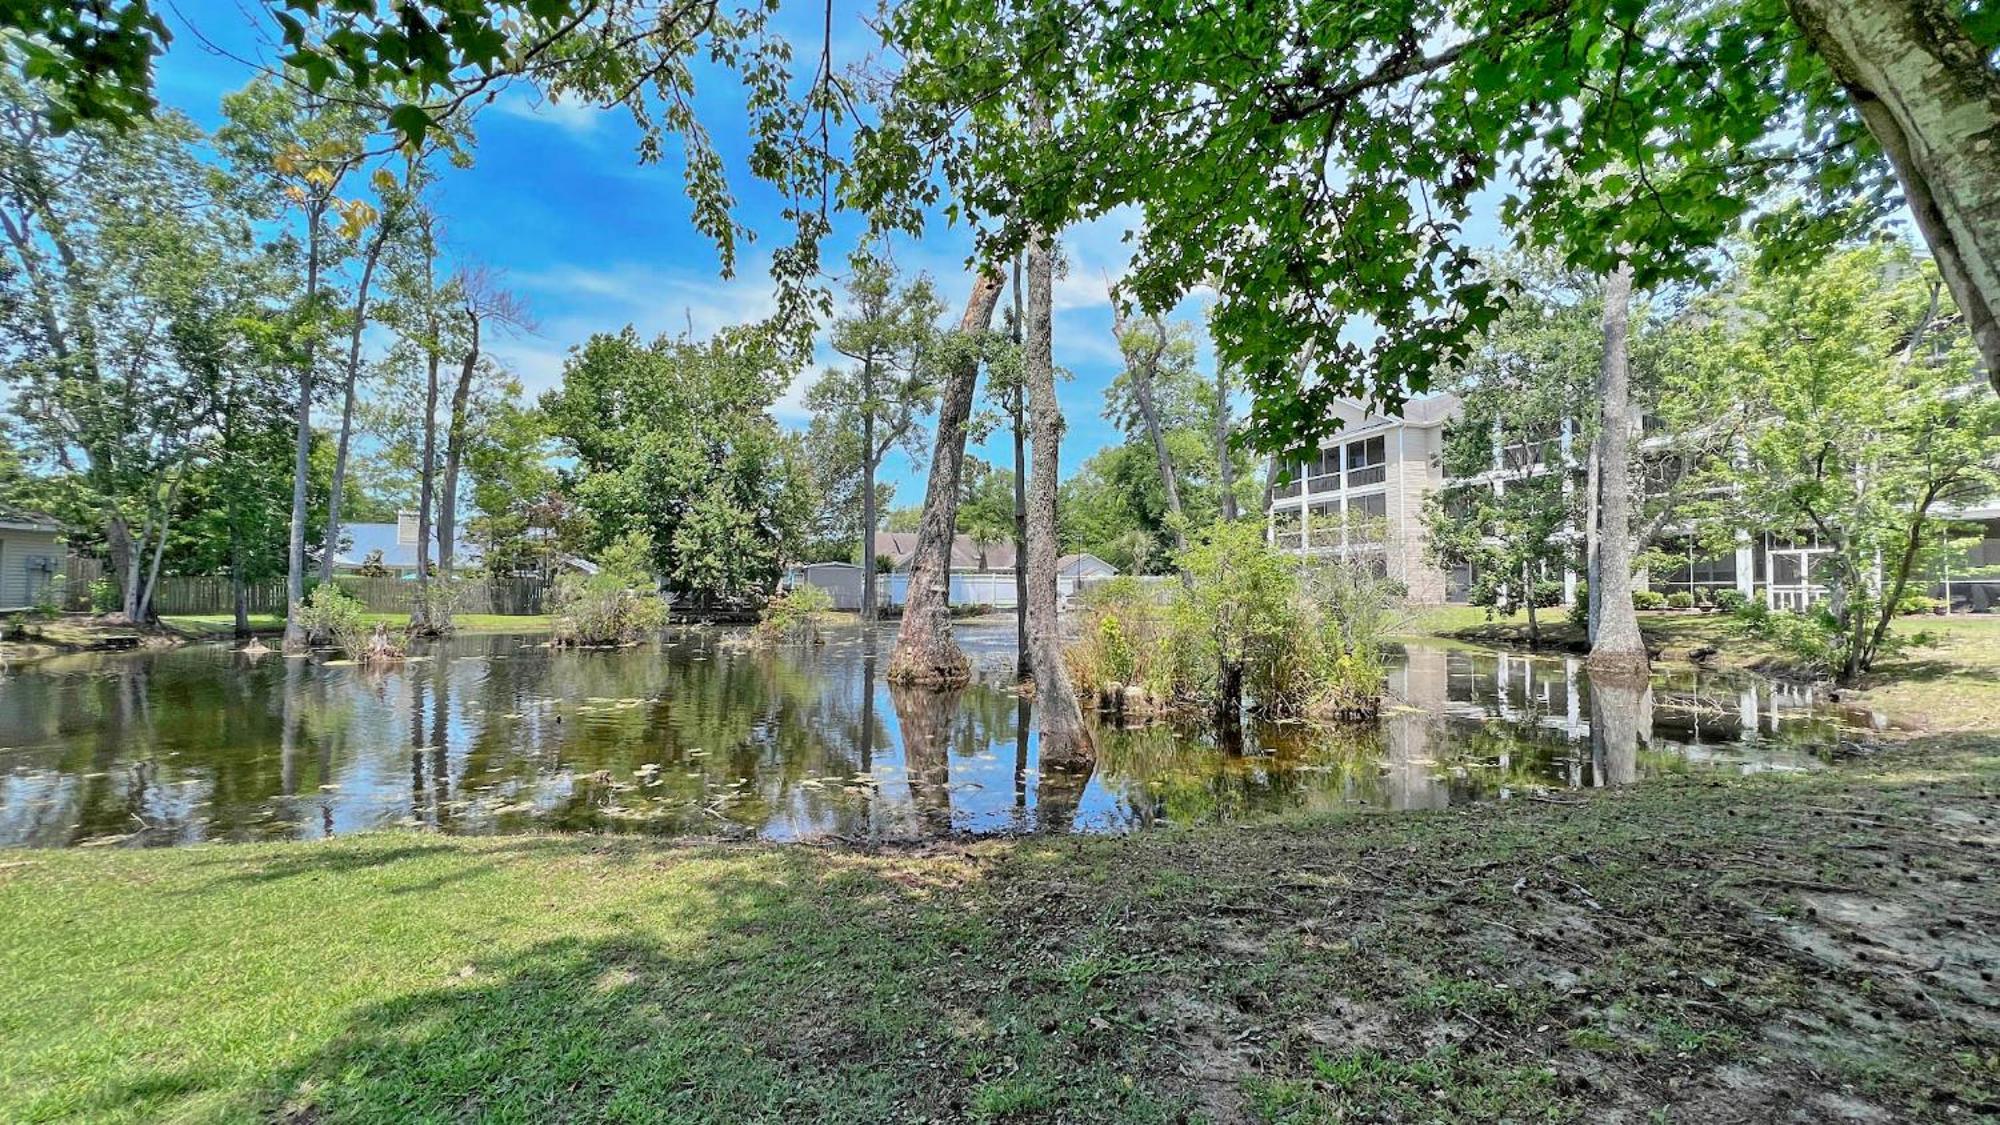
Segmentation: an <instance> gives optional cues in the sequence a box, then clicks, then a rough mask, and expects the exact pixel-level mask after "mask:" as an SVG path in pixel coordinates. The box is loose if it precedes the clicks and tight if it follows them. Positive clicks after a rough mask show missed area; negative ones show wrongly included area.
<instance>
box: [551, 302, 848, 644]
mask: <svg viewBox="0 0 2000 1125" xmlns="http://www.w3.org/2000/svg"><path fill="white" fill-rule="evenodd" d="M788 382H789V370H788V369H787V367H786V366H785V365H784V364H783V362H782V353H781V351H780V350H779V349H778V347H777V346H776V344H775V342H774V341H773V339H772V338H771V336H770V335H769V334H768V333H766V332H762V331H759V330H757V329H754V328H738V329H730V330H727V331H725V332H723V333H721V334H719V335H717V336H716V337H715V338H713V339H710V340H706V341H699V342H697V341H691V340H686V339H672V338H668V337H661V338H659V339H656V340H654V341H652V342H651V343H650V344H648V343H642V342H641V341H640V339H639V335H638V333H637V332H636V331H634V330H633V329H632V328H630V327H627V328H626V329H625V330H624V331H622V332H620V333H618V334H617V335H606V334H599V335H596V336H593V337H591V338H590V339H589V340H588V341H586V342H585V343H584V344H583V345H581V346H580V347H578V348H577V349H575V350H574V351H573V352H572V353H571V355H570V357H569V359H568V361H567V362H566V363H565V364H564V365H563V379H562V384H561V385H560V386H559V387H557V388H556V389H554V390H552V391H549V392H548V393H547V394H545V395H543V396H542V403H541V408H542V413H543V415H544V416H545V417H546V419H547V421H548V426H549V432H550V433H551V434H553V435H554V436H555V437H556V438H558V439H559V440H560V441H561V442H562V443H563V446H564V452H565V453H567V454H569V455H570V456H573V457H574V458H575V459H576V467H575V469H574V470H573V471H572V472H571V474H570V477H569V487H570V489H571V492H572V494H573V495H574V496H575V498H576V501H577V504H578V505H579V506H580V507H581V508H582V509H583V510H584V511H585V512H587V513H588V514H589V515H590V517H591V524H592V532H591V536H592V542H593V543H594V544H595V545H596V546H597V547H599V548H602V547H605V546H608V545H609V544H611V543H612V542H614V541H618V540H621V539H626V538H628V537H630V536H633V535H634V534H637V535H641V536H644V537H645V538H646V539H647V541H648V542H647V551H648V555H649V560H650V562H651V564H652V566H653V570H654V573H655V574H656V575H657V576H658V577H659V578H660V579H661V580H663V581H664V582H665V583H666V584H667V585H668V587H669V588H671V589H672V590H673V591H674V592H675V593H677V594H680V595H683V596H685V597H687V598H689V599H690V600H692V601H694V602H695V603H697V604H712V603H713V602H714V601H716V600H717V599H726V598H752V597H759V596H761V595H762V594H763V593H765V592H768V591H769V590H770V589H771V588H772V586H773V585H774V584H775V583H776V581H777V579H778V576H779V574H780V572H781V569H782V567H783V564H784V563H785V562H787V561H791V560H794V559H796V558H797V557H798V554H799V552H800V550H801V549H802V548H803V547H804V545H805V541H806V535H807V532H808V529H809V527H810V524H811V517H812V513H813V510H814V508H815V507H816V506H817V504H818V498H817V496H816V495H815V492H814V489H813V487H812V475H811V473H810V472H809V471H808V469H807V468H806V466H805V465H804V463H803V462H804V456H803V447H802V445H801V443H800V442H799V440H798V439H796V438H793V437H789V436H786V435H784V434H783V433H781V432H780V430H779V429H778V425H777V422H776V421H775V420H774V419H773V418H772V417H771V415H770V409H771V406H772V404H773V403H775V402H776V401H777V398H778V396H779V395H780V394H782V393H783V391H784V389H785V387H786V385H787V384H788Z"/></svg>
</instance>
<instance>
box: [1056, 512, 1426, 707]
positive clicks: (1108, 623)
mask: <svg viewBox="0 0 2000 1125" xmlns="http://www.w3.org/2000/svg"><path fill="white" fill-rule="evenodd" d="M1179 563H1180V566H1181V567H1182V569H1183V571H1184V573H1185V575H1186V580H1185V581H1184V582H1156V583H1151V584H1148V583H1143V582H1141V581H1139V580H1138V579H1135V578H1117V579H1112V580H1110V581H1107V582H1102V583H1098V584H1096V585H1094V586H1092V587H1091V588H1090V589H1089V590H1088V591H1087V592H1086V593H1085V594H1083V595H1082V596H1081V597H1080V600H1079V604H1078V610H1079V613H1078V615H1079V617H1080V618H1081V622H1080V627H1079V629H1078V634H1077V640H1076V642H1075V643H1074V644H1072V645H1071V646H1070V647H1069V649H1068V650H1067V653H1066V655H1067V659H1068V661H1069V664H1070V669H1071V674H1072V675H1073V677H1074V678H1075V680H1076V683H1077V686H1078V688H1079V689H1080V690H1081V691H1083V692H1085V693H1087V694H1093V695H1094V694H1099V693H1102V692H1105V691H1107V690H1110V689H1111V688H1112V686H1113V685H1118V686H1120V687H1126V686H1130V687H1138V688H1139V689H1141V690H1142V691H1144V692H1146V693H1147V694H1148V695H1149V696H1151V697H1152V698H1154V699H1156V700H1160V701H1164V702H1166V703H1168V704H1169V705H1173V706H1179V707H1183V708H1188V709H1193V708H1198V707H1214V706H1217V705H1218V704H1221V705H1227V704H1228V702H1229V701H1230V700H1231V699H1233V698H1234V694H1235V692H1239V691H1240V693H1241V695H1242V697H1245V698H1247V699H1248V700H1249V701H1250V703H1251V705H1252V706H1253V707H1255V708H1256V709H1257V710H1258V711H1260V712H1263V713H1265V714H1269V715H1277V716H1294V717H1308V716H1317V717H1338V716H1351V715H1363V714H1372V713H1374V711H1375V709H1376V707H1377V705H1378V701H1379V699H1380V696H1381V690H1382V683H1383V679H1384V671H1383V661H1382V653H1381V646H1382V638H1383V637H1384V636H1386V635H1387V634H1388V633H1389V632H1391V631H1392V629H1393V623H1392V622H1391V620H1390V618H1391V617H1392V615H1393V614H1394V613H1395V612H1396V609H1395V605H1396V599H1397V598H1398V597H1400V596H1401V594H1402V588H1401V586H1400V585H1399V584H1397V583H1395V582H1392V581H1390V580H1388V579H1386V578H1384V577H1382V576H1380V575H1378V574H1374V573H1373V572H1371V571H1369V570H1368V569H1367V568H1365V567H1360V566H1349V565H1342V564H1338V563H1315V564H1301V563H1300V561H1299V560H1298V559H1297V558H1296V557H1295V556H1293V555H1290V554H1287V553H1285V552H1281V551H1277V550H1274V549H1272V548H1271V547H1269V546H1268V545H1266V544H1265V542H1264V539H1263V533H1262V529H1261V528H1259V527H1257V526H1256V525H1255V524H1251V523H1243V524H1229V525H1221V526H1218V527H1216V528H1213V529H1211V530H1210V531H1208V532H1207V533H1206V534H1204V535H1203V536H1201V537H1200V538H1199V539H1197V540H1196V542H1195V543H1194V544H1193V545H1191V546H1190V547H1189V548H1188V550H1187V551H1185V552H1183V553H1182V554H1181V556H1180V558H1179Z"/></svg>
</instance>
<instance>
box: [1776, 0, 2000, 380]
mask: <svg viewBox="0 0 2000 1125" xmlns="http://www.w3.org/2000/svg"><path fill="white" fill-rule="evenodd" d="M1786 6H1787V7H1788V8H1789V9H1790V10H1791V14H1792V18H1793V19H1794V20H1795V21H1797V22H1798V24H1799V27H1800V29H1801V30H1802V31H1804V33H1805V37H1806V41H1807V42H1809V43H1810V44H1812V47H1813V49H1814V50H1815V51H1817V52H1818V53H1819V54H1820V56H1821V57H1822V58H1824V59H1826V62H1827V65H1828V67H1830V68H1831V69H1832V71H1833V73H1834V77H1835V78H1837V79H1839V81H1840V83H1841V85H1842V86H1843V87H1845V88H1846V90H1847V94H1848V96H1849V97H1850V98H1852V99H1853V100H1854V106H1855V109H1856V110H1857V111H1858V112H1859V113H1860V115H1861V120H1862V122H1863V123H1864V124H1865V125H1867V126H1868V131H1869V132H1870V133H1871V134H1873V135H1874V137H1875V140H1876V141H1877V142H1879V143H1880V144H1881V146H1882V149H1883V151H1884V152H1885V153H1887V154H1888V157H1889V163H1890V164H1891V165H1892V166H1893V167H1894V168H1895V171H1896V179H1897V180H1898V181H1899V182H1900V183H1901V184H1902V187H1903V195H1904V197H1905V199H1906V200H1907V201H1908V203H1909V207H1910V213H1911V214H1912V215H1914V216H1915V217H1916V220H1917V229H1918V230H1920V231H1922V232H1923V235H1924V241H1925V242H1927V243H1929V244H1930V248H1931V253H1932V255H1933V256H1934V257H1935V258H1936V259H1937V264H1938V272H1940V273H1941V274H1943V275H1944V279H1945V283H1946V284H1947V285H1949V286H1951V295H1952V298H1953V299H1954V300H1956V301H1957V302H1958V308H1959V311H1960V312H1961V313H1963V314H1964V316H1965V320H1966V326H1967V327H1968V328H1969V329H1970V330H1971V332H1972V338H1973V341H1974V342H1975V343H1976V344H1977V345H1978V347H1979V353H1980V355H1981V356H1982V357H1984V359H1985V360H1986V372H1987V377H1988V378H1989V379H1990V380H1992V382H1993V386H1994V389H1995V390H1996V391H2000V319H1996V317H1997V316H2000V71H1996V70H1995V68H1994V66H1993V64H1992V62H1991V61H1990V57H1989V55H1988V54H1987V52H1986V51H1985V50H1983V49H1982V48H1981V47H1980V45H1979V44H1978V43H1977V42H1976V41H1975V40H1974V39H1973V37H1972V36H1971V35H1970V34H1969V33H1968V32H1967V30H1966V27H1965V24H1964V22H1963V21H1962V20H1961V19H1960V18H1959V17H1958V15H1957V14H1956V12H1955V10H1954V8H1953V6H1952V5H1948V4H1946V3H1944V2H1943V0H1787V4H1786Z"/></svg>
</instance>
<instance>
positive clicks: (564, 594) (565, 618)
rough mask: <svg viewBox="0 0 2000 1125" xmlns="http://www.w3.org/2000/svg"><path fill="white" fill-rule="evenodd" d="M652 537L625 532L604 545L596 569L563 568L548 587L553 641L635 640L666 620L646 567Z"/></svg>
mask: <svg viewBox="0 0 2000 1125" xmlns="http://www.w3.org/2000/svg"><path fill="white" fill-rule="evenodd" d="M649 550H650V547H649V544H648V541H647V539H646V537H645V536H643V535H627V536H626V537H625V538H623V539H621V540H619V541H618V542H617V543H614V544H612V545H611V546H610V547H608V548H606V549H605V551H604V553H603V556H602V557H601V558H600V559H599V560H598V571H597V573H596V574H565V575H563V576H562V577H560V578H558V579H556V581H555V585H554V586H552V587H551V588H550V589H549V616H550V622H549V627H550V632H551V634H552V636H551V638H550V641H551V643H552V644H555V645H556V646H558V647H571V646H577V645H590V646H596V645H615V644H624V643H626V642H628V641H635V640H638V639H639V638H641V637H644V636H646V635H647V634H649V633H653V632H656V631H658V630H659V629H660V628H661V627H662V626H664V625H665V624H666V623H667V607H666V603H664V602H662V601H661V600H660V596H659V594H658V593H657V592H655V589H654V585H653V579H652V576H651V574H650V572H649V571H648V570H647V567H646V557H647V552H648V551H649Z"/></svg>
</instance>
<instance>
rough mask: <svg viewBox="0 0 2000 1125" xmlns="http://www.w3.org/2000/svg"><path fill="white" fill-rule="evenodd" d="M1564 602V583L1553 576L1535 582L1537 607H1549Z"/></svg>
mask: <svg viewBox="0 0 2000 1125" xmlns="http://www.w3.org/2000/svg"><path fill="white" fill-rule="evenodd" d="M1562 602H1563V584H1562V583H1561V582H1559V581H1557V580H1556V579H1553V578H1544V579H1542V580H1541V581H1540V582H1537V583H1535V608H1536V609H1549V608H1551V607H1553V606H1559V605H1561V604H1562Z"/></svg>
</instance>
